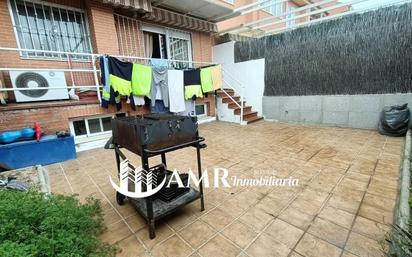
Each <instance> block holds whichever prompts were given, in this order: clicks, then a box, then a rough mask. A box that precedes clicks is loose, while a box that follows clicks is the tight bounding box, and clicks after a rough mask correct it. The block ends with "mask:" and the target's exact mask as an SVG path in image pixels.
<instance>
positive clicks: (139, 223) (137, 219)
mask: <svg viewBox="0 0 412 257" xmlns="http://www.w3.org/2000/svg"><path fill="white" fill-rule="evenodd" d="M125 220H126V223H127V224H128V225H129V226H130V228H131V229H132V231H133V233H136V232H137V231H139V230H140V229H143V228H146V227H147V226H146V221H145V220H144V218H143V217H142V216H140V214H135V215H132V216H129V217H127V218H126V219H125Z"/></svg>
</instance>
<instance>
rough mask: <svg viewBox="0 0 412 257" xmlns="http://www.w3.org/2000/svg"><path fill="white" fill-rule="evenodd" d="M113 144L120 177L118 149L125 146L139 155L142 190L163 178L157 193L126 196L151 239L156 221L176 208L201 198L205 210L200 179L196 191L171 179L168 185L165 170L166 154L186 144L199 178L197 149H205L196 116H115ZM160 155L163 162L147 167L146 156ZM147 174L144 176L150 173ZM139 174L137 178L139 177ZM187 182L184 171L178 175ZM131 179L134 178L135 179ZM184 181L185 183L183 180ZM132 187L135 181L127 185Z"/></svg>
mask: <svg viewBox="0 0 412 257" xmlns="http://www.w3.org/2000/svg"><path fill="white" fill-rule="evenodd" d="M112 132H113V138H112V143H113V145H114V149H115V155H116V162H117V168H118V175H119V178H121V174H120V172H121V169H120V165H121V162H122V161H124V160H126V156H125V155H124V154H123V153H122V152H121V150H120V148H126V149H127V150H129V151H131V152H132V153H134V154H137V155H139V156H140V157H141V163H142V172H143V173H144V174H140V175H142V176H141V180H142V181H143V182H144V183H142V184H141V185H142V192H147V186H146V185H147V183H150V182H151V181H152V180H156V179H154V178H157V181H163V180H166V183H165V184H164V186H163V187H162V188H161V189H160V191H159V192H157V193H155V194H154V195H150V196H147V197H144V198H130V197H128V198H129V200H130V201H131V203H132V204H133V205H134V206H135V208H136V210H137V211H138V212H139V213H140V215H141V216H142V217H144V218H145V219H146V221H147V223H148V225H149V235H150V238H151V239H153V238H155V236H156V235H155V221H157V220H159V219H161V218H163V217H165V216H167V215H169V214H171V213H173V212H175V211H176V210H177V209H178V208H180V207H182V206H184V205H186V204H189V203H191V202H193V201H195V200H197V199H200V207H201V211H203V210H204V199H203V182H201V183H200V184H199V191H198V190H196V189H194V188H191V187H190V188H189V187H188V188H178V187H177V185H174V184H173V182H171V183H170V187H166V185H167V184H169V183H168V182H169V179H170V175H171V173H172V172H171V171H169V170H167V163H166V153H168V152H171V151H175V150H179V149H182V148H185V147H195V148H196V154H197V167H198V176H199V178H200V177H202V167H201V160H200V149H201V148H205V147H206V145H205V144H204V143H203V141H204V140H205V139H204V138H202V137H200V136H199V133H198V126H197V118H196V117H189V116H176V115H171V114H146V115H141V116H129V117H118V118H114V119H113V120H112ZM158 155H161V161H162V163H161V164H159V165H156V166H153V167H150V166H149V158H151V157H154V156H158ZM149 173H150V175H147V174H149ZM140 175H139V179H138V180H140ZM179 176H180V178H181V180H182V181H183V182H184V184H186V182H187V180H188V176H187V174H180V175H179ZM134 181H137V180H136V179H135V178H134ZM185 181H186V182H185ZM128 183H129V186H128V188H129V191H130V188H131V186H132V187H133V186H134V185H135V184H133V183H132V184H133V185H130V184H131V183H130V181H129V178H128ZM125 198H126V196H124V195H122V194H121V193H119V192H117V193H116V200H117V203H118V204H120V205H121V204H123V202H124V200H125Z"/></svg>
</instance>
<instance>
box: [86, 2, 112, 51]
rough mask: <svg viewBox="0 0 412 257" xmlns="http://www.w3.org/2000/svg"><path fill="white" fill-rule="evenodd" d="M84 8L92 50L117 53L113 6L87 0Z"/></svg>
mask: <svg viewBox="0 0 412 257" xmlns="http://www.w3.org/2000/svg"><path fill="white" fill-rule="evenodd" d="M86 9H87V14H88V19H89V27H90V33H91V35H92V45H93V48H94V52H95V53H105V54H113V55H115V54H119V45H118V42H117V34H116V27H115V23H114V16H113V15H114V12H113V8H112V7H110V6H108V5H103V4H101V3H98V2H96V1H93V0H89V1H86Z"/></svg>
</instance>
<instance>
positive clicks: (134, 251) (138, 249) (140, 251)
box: [116, 235, 149, 257]
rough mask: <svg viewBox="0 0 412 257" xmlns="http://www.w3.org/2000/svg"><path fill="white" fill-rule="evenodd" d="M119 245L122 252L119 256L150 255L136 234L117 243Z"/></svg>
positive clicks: (135, 256)
mask: <svg viewBox="0 0 412 257" xmlns="http://www.w3.org/2000/svg"><path fill="white" fill-rule="evenodd" d="M117 247H118V248H119V250H120V252H119V253H118V254H117V255H116V256H117V257H143V256H149V253H148V252H146V250H145V248H144V247H143V245H142V244H141V243H140V242H139V241H138V240H137V238H136V236H135V235H131V236H129V237H128V238H125V239H123V240H122V241H120V242H118V243H117Z"/></svg>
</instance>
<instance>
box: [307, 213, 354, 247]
mask: <svg viewBox="0 0 412 257" xmlns="http://www.w3.org/2000/svg"><path fill="white" fill-rule="evenodd" d="M308 233H310V234H312V235H314V236H316V237H318V238H320V239H322V240H324V241H327V242H329V243H331V244H333V245H336V246H338V247H340V248H343V247H344V246H345V243H346V238H347V236H348V234H349V230H347V229H345V228H343V227H341V226H338V225H336V224H333V223H332V222H329V221H327V220H323V219H321V218H316V219H315V221H314V222H313V224H312V225H311V226H310V227H309V230H308Z"/></svg>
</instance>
